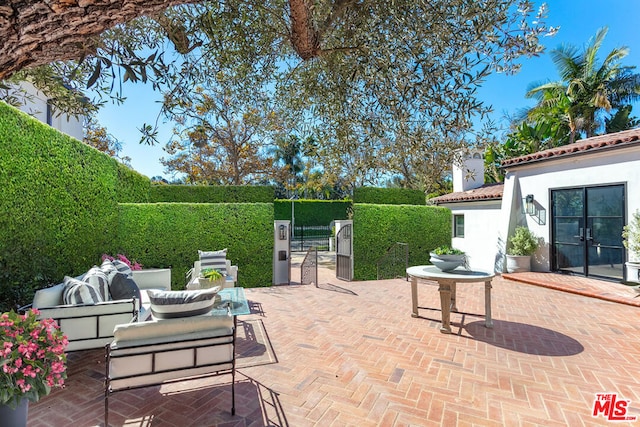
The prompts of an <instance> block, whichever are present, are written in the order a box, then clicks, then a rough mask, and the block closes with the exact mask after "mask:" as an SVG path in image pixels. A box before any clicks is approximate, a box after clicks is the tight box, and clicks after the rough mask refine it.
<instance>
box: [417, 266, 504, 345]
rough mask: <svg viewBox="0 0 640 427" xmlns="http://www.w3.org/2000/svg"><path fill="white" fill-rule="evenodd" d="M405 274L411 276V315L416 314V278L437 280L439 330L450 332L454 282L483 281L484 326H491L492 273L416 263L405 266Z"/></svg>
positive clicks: (454, 289)
mask: <svg viewBox="0 0 640 427" xmlns="http://www.w3.org/2000/svg"><path fill="white" fill-rule="evenodd" d="M407 275H408V276H409V277H410V278H411V305H412V313H411V316H412V317H419V316H418V280H419V279H424V280H432V281H435V282H438V291H439V292H440V309H441V312H442V326H441V327H440V332H442V333H444V334H450V333H451V324H450V316H451V311H458V309H457V307H456V283H474V282H484V310H485V326H486V327H487V328H492V327H493V321H492V320H491V279H493V277H494V276H495V274H494V273H488V272H484V271H471V270H465V269H463V268H460V267H458V268H456V269H455V270H452V271H450V272H444V271H442V270H440V269H438V268H437V267H435V266H433V265H417V266H415V267H409V268H407Z"/></svg>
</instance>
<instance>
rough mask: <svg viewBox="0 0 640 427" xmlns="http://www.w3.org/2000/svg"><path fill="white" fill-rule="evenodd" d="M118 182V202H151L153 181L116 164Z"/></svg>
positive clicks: (118, 163) (120, 164)
mask: <svg viewBox="0 0 640 427" xmlns="http://www.w3.org/2000/svg"><path fill="white" fill-rule="evenodd" d="M116 166H117V168H118V169H117V172H118V182H117V184H116V197H117V199H116V201H118V202H120V203H148V202H149V201H150V199H149V198H150V194H149V193H150V191H151V180H150V179H149V178H147V177H146V176H144V175H142V174H140V173H138V172H137V171H135V170H133V169H131V168H129V167H127V166H125V165H123V164H122V163H120V162H116Z"/></svg>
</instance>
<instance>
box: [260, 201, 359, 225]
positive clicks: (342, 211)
mask: <svg viewBox="0 0 640 427" xmlns="http://www.w3.org/2000/svg"><path fill="white" fill-rule="evenodd" d="M291 202H292V201H291V200H276V201H274V202H273V209H274V218H275V219H277V220H289V221H291ZM351 206H352V203H351V201H348V200H295V206H294V215H295V225H297V226H298V225H329V224H330V223H331V221H334V220H337V219H349V213H350V211H351Z"/></svg>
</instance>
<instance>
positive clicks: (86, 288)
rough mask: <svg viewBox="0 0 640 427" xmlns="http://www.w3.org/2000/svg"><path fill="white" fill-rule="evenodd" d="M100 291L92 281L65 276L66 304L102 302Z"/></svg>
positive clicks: (63, 299) (64, 294) (63, 298)
mask: <svg viewBox="0 0 640 427" xmlns="http://www.w3.org/2000/svg"><path fill="white" fill-rule="evenodd" d="M102 301H103V300H102V298H101V297H100V291H99V290H98V289H97V288H96V287H95V286H93V285H92V284H90V283H87V282H83V281H82V280H78V279H74V278H73V277H68V276H65V278H64V291H63V292H62V302H63V303H65V304H72V305H80V304H96V303H99V302H102Z"/></svg>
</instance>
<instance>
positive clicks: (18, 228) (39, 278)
mask: <svg viewBox="0 0 640 427" xmlns="http://www.w3.org/2000/svg"><path fill="white" fill-rule="evenodd" d="M145 180H146V181H145ZM145 188H146V189H148V179H146V178H145V177H143V176H142V175H140V174H138V173H136V172H133V171H131V170H129V169H127V168H126V167H124V166H123V165H121V164H119V163H118V162H117V161H116V160H114V159H112V158H110V157H108V156H106V155H105V154H103V153H101V152H99V151H98V150H96V149H94V148H92V147H89V146H88V145H86V144H83V143H81V142H80V141H77V140H75V139H73V138H71V137H69V136H67V135H65V134H62V133H60V132H58V131H56V130H54V129H52V128H51V127H49V126H47V125H45V124H43V123H41V122H39V121H37V120H35V119H34V118H32V117H31V116H29V115H27V114H24V113H22V112H21V111H19V110H17V109H15V108H13V107H10V106H8V105H7V104H5V103H3V102H0V212H2V215H0V305H1V306H2V307H3V308H4V309H6V308H10V307H13V306H15V305H16V304H24V303H27V302H30V300H31V296H32V291H33V288H35V287H41V286H44V285H45V284H47V283H51V282H55V281H60V280H62V278H63V277H64V275H66V274H69V275H71V274H78V273H80V272H82V271H84V270H86V269H87V268H88V267H90V266H91V265H93V263H94V262H96V258H97V257H99V255H100V253H101V252H102V251H104V250H105V248H108V247H109V246H110V244H111V241H112V239H113V235H114V230H115V228H116V223H117V213H116V205H117V201H118V200H140V199H142V200H144V199H146V198H147V197H148V190H145ZM145 191H146V192H145Z"/></svg>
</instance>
